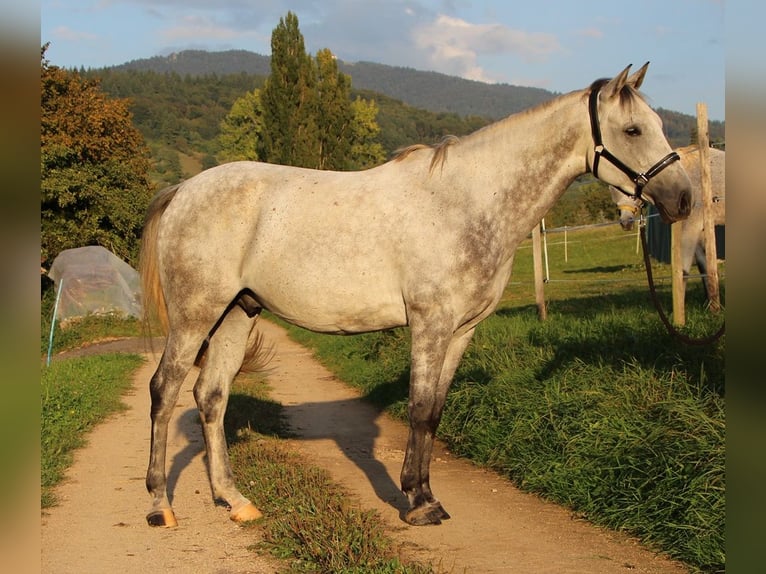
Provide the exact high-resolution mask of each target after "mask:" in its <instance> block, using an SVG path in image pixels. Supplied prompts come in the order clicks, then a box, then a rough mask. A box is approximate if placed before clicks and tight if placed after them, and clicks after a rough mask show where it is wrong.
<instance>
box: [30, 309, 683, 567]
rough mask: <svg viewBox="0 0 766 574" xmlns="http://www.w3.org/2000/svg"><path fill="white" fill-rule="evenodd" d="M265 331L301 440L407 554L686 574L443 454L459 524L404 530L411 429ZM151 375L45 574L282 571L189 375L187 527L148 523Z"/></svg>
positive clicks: (177, 460) (181, 418) (97, 451)
mask: <svg viewBox="0 0 766 574" xmlns="http://www.w3.org/2000/svg"><path fill="white" fill-rule="evenodd" d="M261 329H262V330H263V331H264V333H265V335H266V340H267V341H268V342H270V343H273V344H274V346H275V350H276V355H275V357H274V359H273V361H272V363H271V365H270V366H271V367H272V371H271V372H270V374H269V379H270V382H271V384H272V387H273V394H272V396H273V398H274V399H275V400H277V401H279V402H281V403H282V404H283V405H285V411H286V414H287V416H288V419H289V421H290V424H291V426H292V427H293V429H294V430H295V431H296V432H297V433H298V435H299V436H300V438H298V439H294V440H291V441H289V442H290V444H292V445H294V447H295V448H297V449H299V450H300V451H302V452H303V453H304V454H306V455H307V456H308V457H309V459H310V460H311V461H313V462H314V463H315V464H317V465H319V466H322V467H324V468H326V469H327V470H328V471H329V472H330V473H331V474H332V476H333V477H334V478H335V479H336V480H337V481H338V482H340V483H342V484H343V485H344V486H346V487H347V488H348V489H350V490H351V491H352V492H353V493H354V494H355V495H356V496H357V497H358V499H359V500H360V502H361V503H362V504H363V505H364V506H365V507H368V508H375V509H377V510H378V511H379V512H380V514H381V516H382V517H383V519H384V520H386V521H387V523H388V524H389V525H390V526H391V527H392V528H393V530H394V536H395V537H396V538H397V540H398V541H399V542H400V543H401V545H402V547H403V548H404V549H405V551H406V552H407V553H408V554H409V555H411V556H413V557H415V558H418V559H419V560H422V561H424V562H428V563H431V564H434V565H441V566H442V567H443V568H444V569H447V570H450V571H452V572H455V573H460V572H470V573H486V574H491V573H501V572H502V573H515V572H518V573H524V574H544V573H551V574H553V573H555V574H575V573H577V574H580V573H582V574H615V573H617V574H619V573H621V572H624V573H626V574H627V573H631V574H633V573H652V574H682V573H684V572H686V569H685V568H683V567H682V566H681V565H679V564H677V563H674V562H672V561H670V560H667V559H665V558H663V557H661V556H657V555H656V554H654V553H652V552H650V551H648V550H646V549H644V548H642V547H641V546H639V545H638V544H637V543H636V541H635V540H633V539H630V538H628V537H626V536H623V535H621V534H618V533H613V532H608V531H605V530H602V529H600V528H597V527H594V526H592V525H590V524H588V523H586V522H584V521H581V520H577V519H575V518H573V517H572V516H571V513H569V512H568V511H566V510H564V509H562V508H560V507H558V506H556V505H554V504H550V503H547V502H544V501H542V500H540V499H539V498H538V497H536V496H533V495H529V494H525V493H522V492H520V491H519V490H518V489H516V488H514V487H513V486H512V485H511V484H510V483H508V482H507V481H505V480H503V479H501V478H499V477H497V476H495V475H494V474H492V473H490V472H487V471H484V470H482V469H479V468H477V467H475V466H473V465H472V464H470V463H468V462H465V461H462V460H459V459H456V458H454V457H452V456H451V455H450V454H449V453H448V452H446V450H445V449H444V448H443V447H442V446H441V445H439V446H438V447H437V450H436V452H435V453H434V460H433V462H432V467H431V470H432V472H431V482H432V486H433V488H434V491H435V492H436V494H437V496H439V498H440V500H441V501H442V503H443V504H444V506H445V508H447V510H448V511H449V512H450V513H451V515H452V520H448V521H446V522H444V523H443V524H442V525H440V526H437V527H419V528H418V527H411V526H408V525H406V524H405V523H404V522H402V521H401V519H400V516H401V513H402V511H403V510H404V508H405V506H406V501H405V499H404V497H403V496H402V494H401V493H400V492H399V488H398V476H399V471H400V467H401V463H402V459H403V455H404V453H403V450H402V449H403V448H404V446H405V443H406V437H407V430H406V427H405V426H404V425H403V424H401V423H399V422H396V421H393V420H392V419H391V418H389V417H388V416H387V415H385V414H381V413H380V412H378V411H377V410H376V409H375V408H373V407H371V406H370V405H368V404H366V403H363V402H362V401H361V400H360V398H359V396H358V395H357V394H356V393H355V392H354V391H353V390H351V389H349V388H347V387H346V386H345V385H343V384H341V383H340V382H339V381H337V379H335V377H334V376H333V375H332V374H331V373H330V372H329V371H328V370H327V369H325V368H324V367H323V366H321V365H320V364H318V363H317V362H316V361H315V360H314V359H313V357H312V354H311V352H310V351H307V350H306V349H304V348H303V347H301V346H300V345H298V344H296V343H294V342H292V341H290V340H289V339H288V338H287V336H286V334H285V332H284V330H283V329H281V328H279V327H277V326H275V325H273V324H271V323H268V322H266V321H264V322H263V323H262V324H261ZM114 347H119V343H115V344H114ZM153 368H154V361H152V362H151V363H150V364H149V365H147V366H146V367H144V368H142V369H141V372H139V373H138V375H137V377H136V380H137V383H136V389H137V390H136V391H134V392H133V393H131V394H130V396H128V397H127V401H128V402H129V403H130V406H131V410H130V411H128V412H127V413H123V414H120V415H118V416H115V417H113V418H112V419H111V420H110V421H108V422H107V423H105V424H103V425H101V426H100V427H98V428H97V429H96V431H95V432H94V433H93V436H92V437H91V439H90V444H89V446H88V447H87V448H86V449H84V450H82V451H81V452H80V453H78V455H77V457H76V462H75V465H74V467H73V468H72V470H71V472H70V474H69V476H70V478H69V479H68V481H67V482H66V483H65V484H64V485H63V486H62V487H61V489H60V497H61V499H62V501H63V502H62V504H61V506H59V507H57V508H54V509H52V510H51V511H50V512H49V513H48V514H47V516H45V517H44V519H43V527H42V547H43V551H42V564H43V572H50V573H56V574H59V573H67V572H73V573H74V572H77V573H87V572H124V573H130V572H145V571H148V570H149V569H151V570H152V571H165V572H171V571H184V572H199V573H208V572H209V573H216V574H224V573H232V574H234V573H236V574H239V573H246V572H257V573H260V572H273V571H274V570H275V566H274V564H273V563H269V561H268V560H266V559H263V558H259V557H258V556H257V555H255V554H253V553H251V552H249V551H247V550H246V546H248V545H249V544H252V543H253V542H254V541H253V539H252V537H253V532H254V530H249V531H248V532H247V533H245V532H243V531H242V530H240V529H239V528H238V527H237V526H235V525H234V524H233V523H231V522H230V521H229V520H228V518H227V513H226V511H225V510H223V509H220V508H215V507H214V506H213V504H212V502H211V501H210V496H209V487H208V484H207V476H206V472H205V468H204V463H203V457H202V454H201V448H202V439H201V437H200V433H199V425H198V424H197V423H196V409H195V407H194V400H193V397H192V395H191V387H190V384H191V381H190V380H187V381H186V383H185V386H184V390H183V391H182V393H181V400H180V401H179V407H178V415H177V417H178V418H177V420H178V424H177V425H173V431H172V432H174V433H175V436H174V437H173V443H172V444H171V446H170V448H169V451H168V460H169V461H170V464H172V469H171V471H170V476H171V481H174V483H175V486H174V495H175V496H174V498H175V502H174V507H175V510H176V514H177V516H178V519H179V527H178V528H177V529H174V530H164V529H160V530H157V529H151V528H148V527H147V526H146V524H145V522H144V514H145V512H146V511H147V510H148V503H149V499H148V495H147V493H146V490H145V488H144V484H143V476H144V472H145V465H146V461H147V459H148V447H149V445H148V397H147V395H148V393H147V392H146V391H145V389H146V384H147V381H148V379H149V377H150V375H151V372H152V371H153ZM98 501H101V502H100V503H98ZM107 501H108V504H107Z"/></svg>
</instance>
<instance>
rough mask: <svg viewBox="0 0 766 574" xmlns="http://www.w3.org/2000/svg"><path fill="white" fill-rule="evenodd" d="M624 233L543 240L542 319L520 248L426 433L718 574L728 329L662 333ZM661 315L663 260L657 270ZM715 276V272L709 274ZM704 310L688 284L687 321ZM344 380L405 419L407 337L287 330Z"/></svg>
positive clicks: (697, 325) (700, 321)
mask: <svg viewBox="0 0 766 574" xmlns="http://www.w3.org/2000/svg"><path fill="white" fill-rule="evenodd" d="M635 240H636V238H635V235H628V234H625V233H623V232H622V231H620V230H619V229H618V228H617V227H616V226H609V227H603V228H596V229H589V230H585V231H579V232H577V233H571V234H568V237H567V242H568V245H567V246H566V247H567V254H566V255H567V259H568V260H565V257H564V245H563V234H556V235H553V234H551V235H549V236H548V248H549V249H548V253H549V261H548V268H549V273H550V282H548V283H547V284H546V286H545V289H546V301H547V306H548V319H547V321H545V322H540V321H539V320H538V318H537V309H536V306H535V305H534V300H535V299H534V286H533V281H532V278H533V270H532V256H531V249H530V245H529V244H524V245H522V246H521V249H520V250H519V252H518V255H517V260H516V263H515V271H514V276H513V277H512V280H511V283H510V285H509V287H508V289H507V291H506V293H505V296H504V297H503V300H502V302H501V304H500V306H499V308H498V310H497V312H496V313H495V314H494V315H493V316H492V317H490V318H489V319H488V320H486V321H485V322H484V323H482V324H481V325H480V326H479V328H478V329H477V332H476V335H475V337H474V340H473V342H472V344H471V346H470V347H469V349H468V350H467V352H466V355H465V357H464V360H463V362H462V364H461V366H460V368H459V370H458V373H457V374H456V377H455V382H454V385H453V388H452V390H451V392H450V395H449V397H448V402H447V406H446V408H445V413H444V417H443V419H442V423H441V426H440V428H439V435H440V437H441V438H442V439H444V440H445V441H446V442H447V443H448V444H449V445H450V448H451V449H452V450H453V452H455V453H457V454H460V455H462V456H465V457H467V458H471V459H472V460H474V461H476V462H478V463H480V464H483V465H486V466H488V467H491V468H493V469H495V470H497V471H498V472H500V473H502V474H503V475H505V476H507V477H509V478H510V479H511V480H513V481H514V482H515V483H516V484H518V485H519V486H521V487H522V488H524V489H526V490H530V491H534V492H537V493H540V494H541V495H543V496H545V497H547V498H549V499H552V500H555V501H557V502H559V503H561V504H564V505H566V506H568V507H570V508H572V509H573V510H574V511H575V512H577V513H579V514H581V515H582V516H585V517H587V518H588V519H589V520H591V521H593V522H595V523H598V524H602V525H605V526H608V527H610V528H614V529H618V530H626V531H630V532H631V533H633V534H635V535H637V536H639V537H640V538H641V539H642V540H643V541H644V542H645V543H647V544H649V545H651V546H653V547H655V548H658V549H661V550H663V551H665V552H667V553H668V554H670V555H671V556H673V557H675V558H677V559H680V560H683V561H684V562H686V563H687V564H689V565H690V566H691V567H692V568H693V569H696V570H698V571H703V572H718V571H723V570H724V567H725V554H724V526H725V521H724V514H725V512H724V511H725V496H724V495H725V482H724V476H725V474H724V459H725V452H724V444H725V432H724V430H725V418H724V391H725V384H724V379H725V368H724V349H725V343H724V341H725V339H722V340H720V341H719V342H717V343H716V344H714V345H711V346H706V347H695V346H687V345H685V344H683V343H681V342H679V341H678V340H676V339H674V338H672V337H670V336H669V335H668V334H667V332H666V331H665V329H664V327H663V325H662V324H661V323H660V320H659V318H658V317H657V314H656V312H655V310H654V308H653V307H652V304H651V301H650V298H649V294H648V290H647V287H646V279H645V275H644V270H643V266H642V264H641V256H640V254H637V253H636V242H635ZM654 272H655V278H656V281H657V283H658V285H659V290H660V297H661V299H662V301H663V303H664V304H665V305H666V309H667V311H668V312H670V295H669V284H670V279H669V275H670V269H669V266H667V265H659V264H658V265H656V266H655V270H654ZM722 284H724V285H725V281H722ZM721 321H722V317H721V316H712V315H711V314H710V313H708V312H706V310H705V304H704V293H703V291H702V288H701V282H700V281H699V279H693V280H692V281H691V283H690V285H689V294H688V296H687V327H686V328H685V329H684V332H686V333H687V334H689V335H691V336H696V337H699V336H701V335H703V334H708V333H711V332H713V331H715V330H716V329H717V327H718V326H719V325H720V322H721ZM290 330H291V334H292V336H293V337H294V338H295V339H296V340H298V341H300V342H301V343H303V344H306V345H308V346H311V347H312V348H314V349H315V350H316V354H317V356H318V357H319V358H320V359H321V360H322V361H323V362H324V363H325V364H326V365H328V366H329V367H330V368H331V369H333V370H334V371H335V372H336V373H337V374H338V375H339V376H340V377H341V378H342V379H344V380H345V381H347V382H348V383H350V384H352V385H354V386H357V387H359V388H360V389H362V391H363V392H364V393H366V395H367V396H368V397H369V398H370V400H373V401H376V402H378V403H380V404H383V405H385V406H386V407H387V408H388V409H389V410H390V411H391V412H393V413H394V414H395V415H397V416H400V417H405V416H406V402H407V381H408V377H409V370H408V369H409V366H408V360H409V357H408V336H409V334H408V331H407V330H404V329H401V330H395V331H390V332H385V333H373V334H369V335H362V336H355V337H334V336H326V335H315V334H311V333H308V332H306V331H302V330H299V329H294V328H291V329H290Z"/></svg>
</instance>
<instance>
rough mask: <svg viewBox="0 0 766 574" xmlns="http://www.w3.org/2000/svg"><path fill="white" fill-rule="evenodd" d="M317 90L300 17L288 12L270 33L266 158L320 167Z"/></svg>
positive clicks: (263, 95)
mask: <svg viewBox="0 0 766 574" xmlns="http://www.w3.org/2000/svg"><path fill="white" fill-rule="evenodd" d="M315 95H316V92H315V86H314V73H313V66H312V60H311V57H310V56H309V55H308V54H306V48H305V45H304V41H303V35H302V34H301V33H300V30H299V29H298V17H297V16H296V15H295V14H293V13H292V12H288V13H287V16H286V17H285V18H280V19H279V25H278V26H277V27H276V28H275V29H274V31H273V32H272V35H271V75H270V76H269V77H268V79H267V80H266V82H265V84H264V87H263V90H262V92H261V103H262V105H263V127H264V130H263V143H264V154H263V159H264V160H265V161H268V162H271V163H280V164H284V165H294V166H301V167H318V165H319V153H318V151H319V150H318V146H317V145H316V142H317V141H318V133H317V129H318V128H317V124H316V97H315Z"/></svg>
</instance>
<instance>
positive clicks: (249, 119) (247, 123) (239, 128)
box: [216, 90, 263, 162]
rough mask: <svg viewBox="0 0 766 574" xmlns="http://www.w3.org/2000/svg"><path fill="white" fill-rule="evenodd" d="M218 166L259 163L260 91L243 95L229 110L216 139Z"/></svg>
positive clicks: (261, 108) (261, 128)
mask: <svg viewBox="0 0 766 574" xmlns="http://www.w3.org/2000/svg"><path fill="white" fill-rule="evenodd" d="M218 145H219V147H220V151H219V152H218V153H217V154H216V159H217V160H218V161H220V162H226V161H237V160H259V159H260V158H261V153H262V150H263V107H262V106H261V95H260V91H259V90H253V91H252V92H247V93H245V95H244V96H242V97H241V98H238V99H237V100H236V101H235V102H234V104H233V105H232V106H231V111H229V113H228V114H227V115H226V117H225V118H224V119H223V121H222V122H221V132H220V133H219V135H218Z"/></svg>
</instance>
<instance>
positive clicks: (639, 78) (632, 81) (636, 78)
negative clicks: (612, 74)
mask: <svg viewBox="0 0 766 574" xmlns="http://www.w3.org/2000/svg"><path fill="white" fill-rule="evenodd" d="M648 68H649V62H647V63H646V64H644V65H643V66H641V69H640V70H638V71H637V72H635V73H634V74H633V75H632V76H630V77H629V78H628V80H627V83H628V84H629V85H631V86H633V88H634V89H636V90H637V89H638V88H640V87H641V84H642V83H643V82H644V76H646V70H647V69H648Z"/></svg>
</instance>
